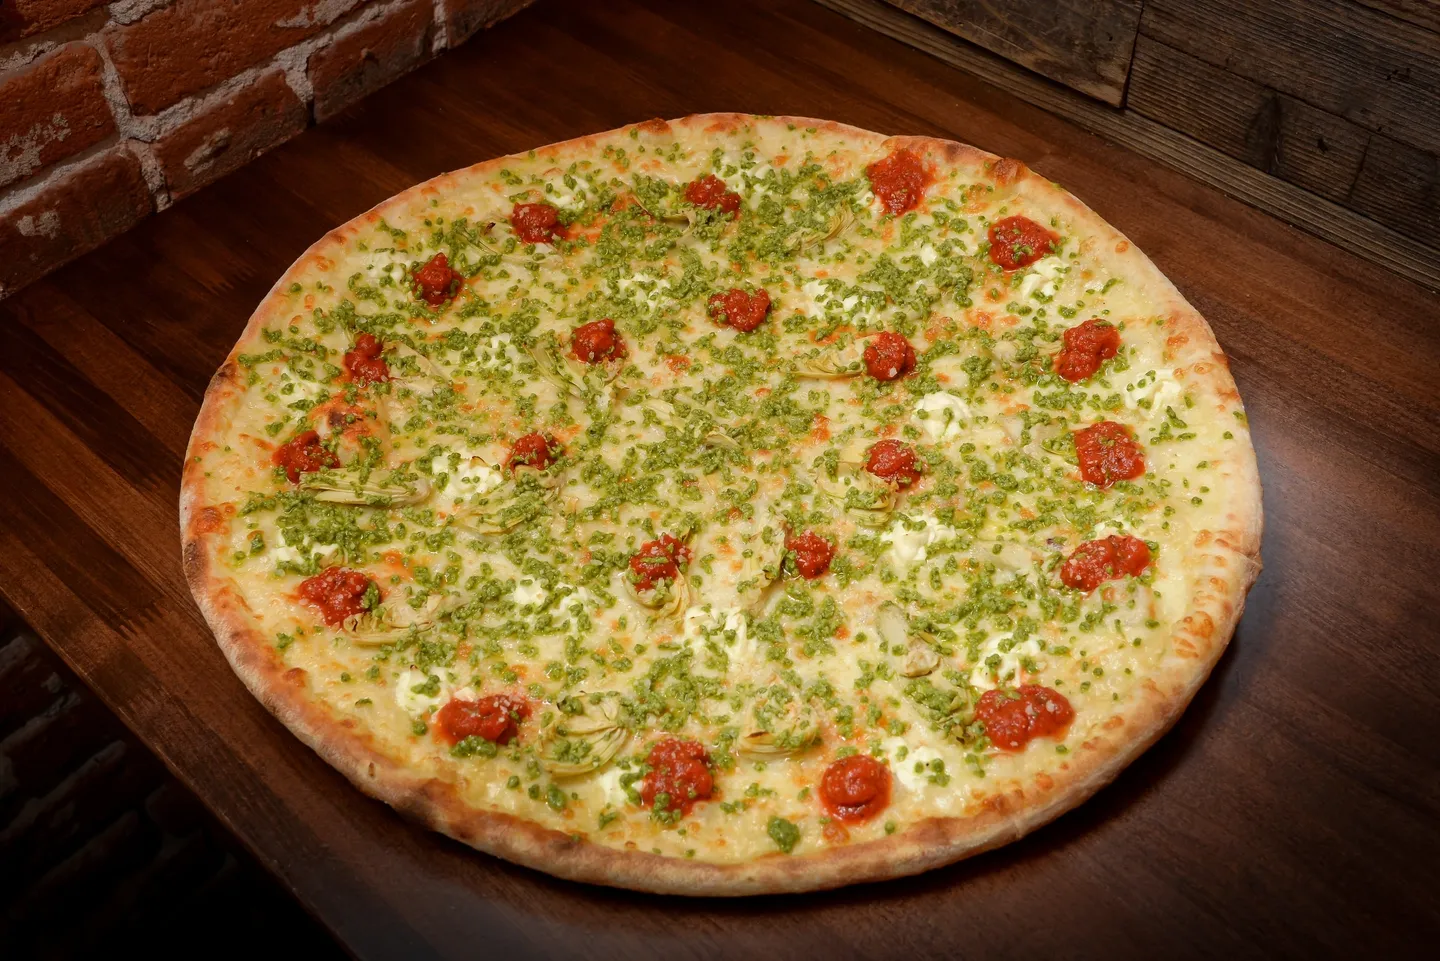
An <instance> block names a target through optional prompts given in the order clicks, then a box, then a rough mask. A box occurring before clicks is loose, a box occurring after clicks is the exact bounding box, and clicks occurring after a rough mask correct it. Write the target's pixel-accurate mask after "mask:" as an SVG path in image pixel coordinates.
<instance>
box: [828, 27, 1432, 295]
mask: <svg viewBox="0 0 1440 961" xmlns="http://www.w3.org/2000/svg"><path fill="white" fill-rule="evenodd" d="M820 2H822V3H824V4H825V5H827V6H833V7H836V8H838V9H843V10H846V11H848V12H850V13H851V14H852V15H856V16H859V17H860V18H861V19H862V20H864V21H865V22H867V23H870V24H871V25H874V26H878V27H879V28H880V29H882V30H885V32H887V33H890V34H891V35H892V36H898V37H900V38H901V39H906V40H908V41H909V42H912V43H915V44H916V45H919V46H921V48H922V49H931V52H937V53H938V54H939V55H941V56H945V57H946V58H947V59H949V60H950V61H951V62H955V63H958V64H959V65H961V66H966V67H967V68H969V69H973V70H977V71H978V72H980V73H981V75H982V76H985V75H986V73H987V70H988V65H987V64H985V63H984V62H983V61H978V60H975V59H974V58H973V57H967V56H965V55H964V53H963V52H958V54H957V53H956V52H955V51H947V50H939V51H937V50H935V49H934V48H933V45H932V44H927V43H926V37H925V36H924V34H923V32H921V31H919V30H917V29H916V26H915V24H918V23H919V22H920V21H924V24H925V25H926V26H928V25H930V24H933V25H935V26H936V27H939V28H940V29H942V30H944V31H947V32H948V33H950V34H954V35H955V36H958V37H962V38H964V39H965V40H968V41H970V42H972V43H974V44H977V45H978V46H979V47H983V48H985V49H986V50H989V51H991V52H993V53H995V54H998V55H999V56H1001V57H1004V58H1005V59H1007V60H1009V61H1012V62H1014V63H1017V64H1019V65H1021V66H1023V67H1025V68H1027V69H1029V70H1031V71H1034V72H1035V73H1037V74H1039V75H1041V76H1043V77H1047V78H1049V79H1050V80H1053V81H1055V82H1056V83H1058V84H1061V85H1063V86H1064V87H1068V88H1070V89H1072V90H1076V91H1079V92H1080V93H1083V94H1085V95H1087V96H1088V97H1091V98H1094V99H1095V100H1098V101H1100V102H1102V103H1104V104H1107V105H1109V106H1110V107H1114V108H1118V109H1115V110H1113V111H1110V112H1111V113H1112V114H1113V116H1111V117H1108V118H1105V121H1104V122H1101V123H1095V122H1087V120H1088V119H1089V118H1088V116H1087V111H1085V110H1084V107H1083V105H1080V106H1076V107H1074V109H1066V105H1065V104H1064V102H1063V101H1061V102H1060V103H1059V104H1057V103H1056V102H1055V101H1054V99H1053V98H1046V100H1047V102H1046V103H1045V105H1046V106H1047V107H1049V108H1050V109H1056V108H1057V106H1058V107H1059V108H1060V112H1061V113H1063V114H1065V115H1067V116H1071V117H1072V119H1076V120H1078V121H1079V122H1081V123H1082V124H1086V125H1087V126H1089V127H1090V128H1091V129H1094V130H1096V132H1098V133H1101V134H1102V135H1106V136H1109V135H1111V133H1110V130H1111V129H1113V128H1115V127H1117V126H1118V127H1119V128H1121V129H1123V130H1125V131H1126V132H1127V133H1128V134H1129V138H1128V139H1130V140H1139V141H1147V140H1148V141H1151V142H1153V143H1154V144H1155V149H1154V150H1153V151H1151V153H1152V155H1153V156H1157V157H1160V158H1161V159H1164V157H1165V155H1166V154H1167V153H1168V152H1169V151H1168V150H1167V147H1168V144H1166V143H1165V141H1167V140H1169V139H1172V138H1174V137H1176V136H1179V137H1181V138H1187V139H1190V140H1191V141H1192V142H1193V143H1194V144H1195V145H1196V146H1197V147H1199V148H1200V149H1201V150H1206V149H1207V148H1208V150H1209V151H1211V152H1213V154H1214V161H1215V162H1214V163H1211V164H1209V165H1206V166H1209V167H1213V168H1216V169H1213V170H1210V171H1206V170H1204V169H1200V168H1201V165H1197V164H1195V163H1193V162H1189V158H1186V160H1185V161H1183V162H1182V164H1181V166H1182V169H1186V170H1187V171H1188V172H1190V173H1192V174H1194V173H1200V174H1201V175H1202V176H1207V177H1208V181H1209V182H1211V183H1214V184H1215V185H1217V186H1220V187H1221V188H1222V189H1227V190H1229V191H1230V192H1231V193H1232V194H1234V195H1236V196H1241V197H1242V198H1244V199H1246V200H1248V201H1250V202H1252V203H1257V204H1259V205H1260V206H1261V208H1262V209H1265V210H1268V211H1270V212H1271V213H1276V214H1279V215H1281V216H1284V217H1287V219H1290V220H1291V222H1295V223H1299V224H1300V225H1301V226H1306V227H1307V229H1312V230H1313V231H1314V232H1316V233H1318V234H1319V235H1320V236H1326V237H1328V238H1329V239H1331V240H1332V241H1334V242H1337V243H1340V244H1341V245H1342V246H1345V247H1347V249H1352V250H1357V251H1359V252H1361V253H1364V254H1366V255H1369V256H1375V257H1376V258H1377V259H1379V260H1380V261H1381V262H1382V263H1383V262H1385V257H1386V253H1385V251H1386V248H1387V247H1391V246H1394V245H1393V243H1387V242H1386V241H1385V240H1384V237H1385V235H1386V234H1391V235H1393V236H1394V238H1395V239H1396V240H1398V241H1399V243H1400V244H1401V245H1403V246H1404V247H1406V248H1408V250H1409V251H1410V252H1411V253H1412V254H1413V255H1415V256H1416V257H1418V258H1420V259H1422V260H1423V261H1425V262H1426V263H1427V264H1428V265H1429V269H1428V270H1427V271H1422V272H1420V273H1415V272H1411V274H1410V275H1411V276H1416V277H1417V278H1420V279H1425V280H1427V282H1430V283H1431V285H1432V286H1437V287H1440V283H1437V282H1436V281H1435V280H1434V278H1435V277H1436V276H1437V275H1440V239H1437V229H1436V228H1437V224H1440V3H1437V2H1435V0H1065V2H1061V3H1053V4H1052V3H1029V2H1025V0H820ZM886 4H888V5H889V6H890V7H894V8H899V9H900V10H903V11H906V13H908V14H913V15H914V18H918V19H917V20H915V23H912V24H908V25H907V24H906V22H905V20H906V19H911V18H907V17H905V15H903V14H896V13H894V12H893V11H889V10H887V9H886ZM886 13H889V14H890V15H889V16H888V17H886V16H885V14H886ZM1029 99H1031V100H1032V102H1040V100H1039V98H1037V97H1033V96H1032V97H1030V98H1029ZM1148 125H1155V126H1157V127H1158V128H1159V129H1158V130H1151V129H1147V126H1148ZM1237 167H1244V168H1245V169H1247V170H1249V171H1254V172H1258V173H1259V174H1260V175H1261V176H1262V178H1263V180H1269V181H1271V183H1270V184H1269V185H1268V189H1261V190H1249V191H1240V190H1236V189H1234V188H1235V186H1237V184H1236V181H1237V179H1239V178H1240V177H1242V176H1243V175H1240V174H1238V173H1237V171H1236V170H1234V169H1233V168H1237ZM1290 187H1293V188H1299V190H1298V191H1289V190H1286V189H1285V188H1290ZM1291 194H1298V195H1299V197H1298V198H1297V197H1294V196H1291ZM1306 196H1309V197H1312V198H1315V199H1316V200H1317V201H1328V203H1323V202H1322V203H1317V204H1315V205H1314V209H1311V210H1301V211H1300V212H1299V216H1296V215H1295V214H1296V202H1295V201H1296V200H1297V199H1298V200H1300V201H1301V202H1302V203H1303V198H1304V197H1306ZM1335 209H1338V210H1339V211H1342V212H1343V215H1344V216H1342V223H1341V224H1340V225H1339V226H1338V228H1337V225H1335V224H1334V223H1333V221H1334V219H1335V218H1334V217H1333V216H1332V210H1335ZM1326 221H1330V222H1329V223H1326ZM1360 234H1363V235H1365V236H1363V237H1361V236H1357V235H1360ZM1402 269H1403V268H1402Z"/></svg>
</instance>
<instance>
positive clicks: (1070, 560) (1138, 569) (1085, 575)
mask: <svg viewBox="0 0 1440 961" xmlns="http://www.w3.org/2000/svg"><path fill="white" fill-rule="evenodd" d="M1149 566H1150V546H1149V545H1148V544H1146V543H1145V542H1144V541H1142V540H1141V539H1140V538H1138V537H1131V536H1130V535H1129V534H1125V535H1119V534H1112V535H1110V536H1109V537H1102V538H1100V539H1099V540H1094V541H1086V542H1085V543H1083V544H1081V545H1080V546H1079V547H1077V548H1075V550H1074V551H1073V552H1072V553H1071V554H1070V556H1069V557H1067V558H1065V563H1064V564H1061V565H1060V581H1061V583H1063V584H1064V585H1065V586H1066V587H1073V588H1075V589H1076V590H1077V591H1084V592H1085V593H1087V594H1088V593H1090V592H1091V591H1093V590H1095V588H1097V587H1099V586H1100V585H1101V584H1103V583H1105V582H1106V581H1115V580H1119V579H1120V578H1122V577H1125V576H1126V575H1129V576H1131V577H1139V576H1140V575H1141V574H1144V573H1145V568H1147V567H1149Z"/></svg>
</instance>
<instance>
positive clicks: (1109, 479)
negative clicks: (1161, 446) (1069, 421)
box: [1075, 420, 1145, 488]
mask: <svg viewBox="0 0 1440 961" xmlns="http://www.w3.org/2000/svg"><path fill="white" fill-rule="evenodd" d="M1075 454H1076V456H1077V457H1079V459H1080V476H1081V477H1082V478H1084V479H1085V481H1086V482H1088V483H1091V484H1094V485H1095V486H1096V487H1102V488H1103V487H1109V486H1111V485H1112V484H1114V483H1115V482H1116V481H1120V480H1134V479H1135V478H1137V477H1139V476H1140V475H1141V474H1144V473H1145V452H1144V451H1142V450H1141V449H1140V445H1139V444H1137V443H1135V438H1133V437H1132V436H1130V428H1128V427H1126V426H1125V425H1124V424H1117V423H1115V422H1114V421H1113V420H1102V421H1101V422H1100V423H1098V424H1093V425H1091V426H1090V427H1086V428H1083V429H1081V430H1077V431H1076V432H1075Z"/></svg>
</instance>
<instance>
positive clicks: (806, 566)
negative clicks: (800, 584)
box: [785, 531, 835, 580]
mask: <svg viewBox="0 0 1440 961" xmlns="http://www.w3.org/2000/svg"><path fill="white" fill-rule="evenodd" d="M785 549H786V550H787V551H790V552H791V553H793V554H794V555H795V569H796V570H797V571H799V572H800V576H801V577H804V578H806V579H810V580H813V579H814V578H817V577H820V576H822V575H823V574H824V573H825V572H826V571H828V570H829V569H830V561H831V560H833V559H834V557H835V545H833V544H831V543H830V542H829V541H827V540H826V539H825V538H823V537H821V536H820V535H819V534H817V533H815V532H814V531H806V532H805V533H803V534H791V535H790V536H788V537H786V538H785Z"/></svg>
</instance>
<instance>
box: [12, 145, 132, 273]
mask: <svg viewBox="0 0 1440 961" xmlns="http://www.w3.org/2000/svg"><path fill="white" fill-rule="evenodd" d="M153 208H154V205H153V204H152V202H151V199H150V191H149V189H148V188H147V187H146V186H145V178H144V177H143V176H141V173H140V163H139V161H137V160H136V159H135V157H134V155H133V154H131V153H130V152H129V151H128V150H126V149H125V148H124V147H116V148H115V149H114V150H112V151H110V152H109V153H107V154H104V155H102V156H101V157H99V158H98V159H95V160H92V161H90V162H89V163H87V164H85V165H84V166H82V167H79V168H78V169H76V170H73V171H70V172H68V173H66V174H65V175H64V176H63V177H61V178H59V179H58V180H57V181H56V182H55V183H52V184H48V185H46V187H45V190H44V191H43V192H41V194H40V195H39V196H37V197H35V198H34V199H32V200H30V201H29V202H28V203H25V204H22V205H20V206H19V207H17V208H16V209H14V210H12V211H10V212H9V213H6V214H3V215H0V295H3V294H7V293H10V292H12V291H14V290H15V289H16V288H18V287H21V286H24V285H25V284H28V283H29V282H30V281H32V280H34V279H35V278H37V277H40V276H42V275H43V274H46V273H49V272H50V271H51V270H54V269H55V268H56V267H59V266H60V265H61V264H63V263H67V262H68V261H71V260H73V259H75V258H76V257H78V256H80V255H81V254H83V253H85V252H87V251H89V250H92V249H94V248H96V247H98V246H100V245H101V244H102V243H104V242H105V241H107V240H109V239H110V238H111V237H114V236H115V235H116V234H120V233H124V232H125V231H126V230H129V229H130V228H131V227H133V226H134V225H135V224H136V223H137V222H139V221H140V220H141V219H142V218H144V217H145V216H146V215H147V214H149V213H150V211H151V210H152V209H153Z"/></svg>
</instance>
